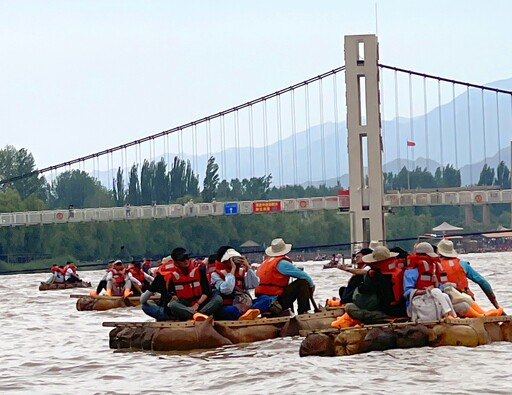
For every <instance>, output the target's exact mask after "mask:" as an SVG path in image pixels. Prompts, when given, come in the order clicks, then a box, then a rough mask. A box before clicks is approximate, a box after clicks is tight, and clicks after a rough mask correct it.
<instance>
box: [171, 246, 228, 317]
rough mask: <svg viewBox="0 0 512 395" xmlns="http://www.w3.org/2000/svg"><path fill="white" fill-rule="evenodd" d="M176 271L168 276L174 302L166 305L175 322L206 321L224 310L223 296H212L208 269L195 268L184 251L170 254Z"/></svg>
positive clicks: (180, 249) (176, 250)
mask: <svg viewBox="0 0 512 395" xmlns="http://www.w3.org/2000/svg"><path fill="white" fill-rule="evenodd" d="M171 257H172V259H173V261H174V263H175V266H176V267H175V268H174V269H173V270H172V271H171V272H170V273H169V274H168V275H166V278H169V282H170V283H172V285H170V287H171V301H170V302H169V303H168V304H167V307H168V308H169V311H170V313H171V315H172V317H174V318H175V319H177V320H179V321H186V320H189V319H192V318H193V319H194V320H196V321H198V320H199V321H200V320H204V319H206V318H207V317H208V316H210V315H213V314H215V313H216V312H217V311H218V310H219V309H220V308H222V296H220V295H214V296H212V290H211V288H210V284H209V283H208V278H207V276H206V267H205V266H204V265H200V266H198V267H194V264H193V262H192V260H191V259H190V257H189V254H188V252H187V250H186V249H185V248H181V247H178V248H175V249H174V250H173V251H172V252H171Z"/></svg>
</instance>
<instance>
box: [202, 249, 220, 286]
mask: <svg viewBox="0 0 512 395" xmlns="http://www.w3.org/2000/svg"><path fill="white" fill-rule="evenodd" d="M221 258H222V257H221ZM216 263H217V254H212V255H210V256H209V257H208V258H205V259H204V260H203V265H205V266H206V275H207V277H208V282H209V283H210V284H211V282H212V273H213V272H214V271H215V269H216V266H215V264H216Z"/></svg>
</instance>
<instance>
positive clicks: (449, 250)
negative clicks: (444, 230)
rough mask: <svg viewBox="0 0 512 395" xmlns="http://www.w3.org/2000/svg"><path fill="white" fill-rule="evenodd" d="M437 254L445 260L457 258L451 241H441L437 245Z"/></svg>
mask: <svg viewBox="0 0 512 395" xmlns="http://www.w3.org/2000/svg"><path fill="white" fill-rule="evenodd" d="M437 252H438V253H439V255H442V256H445V257H447V258H457V251H455V248H453V242H452V241H451V240H447V239H443V240H441V241H440V242H439V244H438V245H437Z"/></svg>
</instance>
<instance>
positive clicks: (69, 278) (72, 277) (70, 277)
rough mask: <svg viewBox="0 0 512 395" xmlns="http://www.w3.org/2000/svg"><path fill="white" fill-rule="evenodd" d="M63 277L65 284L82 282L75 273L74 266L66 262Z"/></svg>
mask: <svg viewBox="0 0 512 395" xmlns="http://www.w3.org/2000/svg"><path fill="white" fill-rule="evenodd" d="M64 277H65V279H66V282H67V283H71V284H72V283H79V282H81V281H82V279H81V278H80V275H79V274H78V272H77V271H76V266H75V264H74V263H73V262H70V261H68V262H67V263H66V266H64Z"/></svg>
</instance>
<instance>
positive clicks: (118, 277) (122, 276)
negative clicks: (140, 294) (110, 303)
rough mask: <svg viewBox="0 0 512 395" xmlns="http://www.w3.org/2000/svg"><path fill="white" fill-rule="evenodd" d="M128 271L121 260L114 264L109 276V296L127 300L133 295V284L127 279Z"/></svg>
mask: <svg viewBox="0 0 512 395" xmlns="http://www.w3.org/2000/svg"><path fill="white" fill-rule="evenodd" d="M127 271H128V270H127V269H126V267H125V266H124V265H123V262H122V261H121V260H119V259H118V260H117V261H115V262H114V264H113V266H112V270H111V271H110V272H109V273H108V275H107V291H106V295H107V296H123V297H125V298H126V297H128V296H130V295H131V294H132V291H131V288H132V282H131V281H130V280H129V279H127V278H126V274H127Z"/></svg>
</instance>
